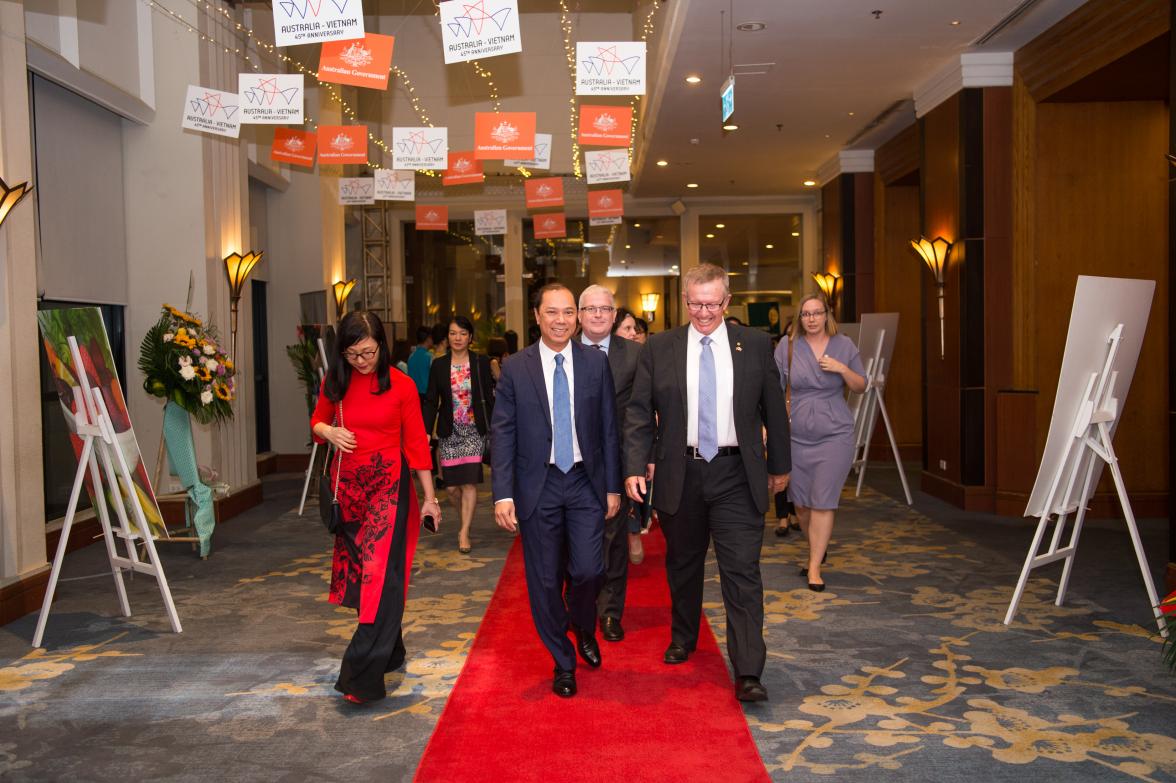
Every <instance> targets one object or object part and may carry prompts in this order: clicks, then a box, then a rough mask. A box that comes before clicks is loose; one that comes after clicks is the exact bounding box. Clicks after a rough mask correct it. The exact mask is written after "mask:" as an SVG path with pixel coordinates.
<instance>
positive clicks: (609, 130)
mask: <svg viewBox="0 0 1176 783" xmlns="http://www.w3.org/2000/svg"><path fill="white" fill-rule="evenodd" d="M632 124H633V109H632V107H630V106H593V105H589V104H582V105H581V106H580V133H579V142H580V143H581V144H584V145H588V146H596V147H628V146H629V129H630V128H631V127H632Z"/></svg>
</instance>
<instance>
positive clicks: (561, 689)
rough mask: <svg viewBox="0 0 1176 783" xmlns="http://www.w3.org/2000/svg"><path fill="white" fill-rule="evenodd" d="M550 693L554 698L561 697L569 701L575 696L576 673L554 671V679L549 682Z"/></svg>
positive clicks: (560, 670)
mask: <svg viewBox="0 0 1176 783" xmlns="http://www.w3.org/2000/svg"><path fill="white" fill-rule="evenodd" d="M551 691H552V693H554V694H555V695H556V696H561V697H563V698H565V699H570V698H571V697H573V696H575V695H576V673H575V672H569V671H564V670H563V669H556V670H555V679H553V680H552V681H551Z"/></svg>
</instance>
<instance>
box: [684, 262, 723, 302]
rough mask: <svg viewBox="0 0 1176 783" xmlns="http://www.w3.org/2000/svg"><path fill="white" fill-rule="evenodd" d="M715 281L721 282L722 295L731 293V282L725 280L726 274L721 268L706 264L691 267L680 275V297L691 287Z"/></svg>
mask: <svg viewBox="0 0 1176 783" xmlns="http://www.w3.org/2000/svg"><path fill="white" fill-rule="evenodd" d="M715 280H722V281H723V293H724V294H730V293H731V282H730V281H729V280H728V279H727V273H726V272H725V271H724V270H723V268H722V267H718V266H715V265H714V264H706V263H703V264H699V265H698V266H696V267H692V268H691V269H688V270H686V273H685V274H683V275H682V296H685V295H686V290H687V289H688V288H690V286H692V285H702V284H704V283H711V282H714V281H715Z"/></svg>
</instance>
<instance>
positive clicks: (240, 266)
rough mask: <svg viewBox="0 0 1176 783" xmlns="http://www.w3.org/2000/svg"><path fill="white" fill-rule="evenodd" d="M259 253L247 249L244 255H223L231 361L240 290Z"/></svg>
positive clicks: (235, 336) (235, 354)
mask: <svg viewBox="0 0 1176 783" xmlns="http://www.w3.org/2000/svg"><path fill="white" fill-rule="evenodd" d="M261 255H262V254H261V253H254V252H253V251H249V252H248V253H246V254H245V255H243V256H242V255H241V254H240V253H230V254H229V255H227V256H225V277H227V278H228V279H229V311H230V313H231V314H232V315H231V320H230V322H229V323H230V326H229V331H230V332H231V333H232V336H233V337H232V342H233V349H232V350H233V353H232V359H233V361H238V359H237V310H238V307H239V306H240V304H241V291H242V290H243V289H244V288H245V279H246V278H247V277H249V273H250V272H252V271H253V267H255V266H257V262H258V261H260V260H261Z"/></svg>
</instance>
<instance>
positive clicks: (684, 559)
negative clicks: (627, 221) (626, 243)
mask: <svg viewBox="0 0 1176 783" xmlns="http://www.w3.org/2000/svg"><path fill="white" fill-rule="evenodd" d="M682 292H683V294H682V298H683V300H684V304H685V307H686V311H687V313H688V314H689V316H690V324H689V325H687V326H681V327H678V328H677V329H672V330H670V331H668V332H662V333H661V334H657V335H654V336H653V337H650V338H649V342H648V343H647V344H646V346H645V349H644V351H642V354H641V362H640V364H639V365H638V368H637V376H636V378H635V379H634V381H633V395H632V398H631V399H630V402H629V407H628V410H627V412H626V418H625V431H626V454H625V468H626V470H625V475H626V476H627V478H626V480H625V484H626V490H627V492H628V494H629V497H631V498H632V499H633V500H634V501H640V499H641V497H642V495H644V494H645V491H646V480H647V479H650V478H653V477H654V475H656V477H657V492H656V493H655V494H654V498H653V506H654V508H656V509H657V511H658V518H659V519H660V520H661V526H662V529H663V531H664V532H665V536H666V576H667V578H668V580H669V584H670V597H671V603H672V617H671V626H670V634H671V641H670V646H669V647H668V648H667V649H666V652H665V662H666V663H670V664H676V663H683V662H685V661H686V659H687V658H688V657H689V655H690V653H691V652H693V650H694V648H695V645H696V643H697V641H698V631H699V625H700V621H701V617H702V588H703V573H704V567H705V565H706V551H707V547H708V545H709V543H710V541H712V540H713V541H714V545H715V557H716V559H717V560H718V565H719V578H720V584H721V585H722V592H723V606H724V608H725V609H726V612H727V655H728V657H729V658H730V659H731V664H732V667H733V668H734V670H735V696H736V698H738V699H739V700H740V701H763V700H765V699H767V698H768V694H767V691H766V690H765V689H764V687H763V684H762V683H761V682H760V676H761V675H762V674H763V669H764V662H765V659H766V657H767V648H766V646H765V645H764V636H763V625H764V592H763V580H762V578H761V576H760V567H759V558H760V548H761V547H762V545H763V528H764V513H765V512H766V511H767V510H768V498H769V497H770V494H769V493H771V494H775V493H776V492H778V491H780V490H782V489H784V487H786V486H787V484H788V473H789V472H790V471H791V469H792V463H791V454H790V449H789V432H788V413H787V410H786V408H785V404H784V395H783V392H782V391H781V388H780V373H779V371H778V370H777V368H776V363H775V361H774V360H773V359H772V343H771V340H770V339H769V337H768V335H767V334H766V333H764V332H761V331H758V330H755V329H749V328H746V327H742V326H728V325H727V324H725V323H724V322H723V310H724V308H726V306H727V303H728V302H729V301H730V296H731V294H730V290H729V289H728V285H727V273H726V272H724V271H723V270H722V269H720V268H718V267H716V266H713V265H711V264H702V265H700V266H697V267H695V268H694V269H691V270H689V271H687V272H686V274H684V275H683V276H682ZM654 414H656V415H657V420H656V424H654ZM765 428H766V430H767V454H766V456H765V454H764V439H763V433H764V430H765Z"/></svg>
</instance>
